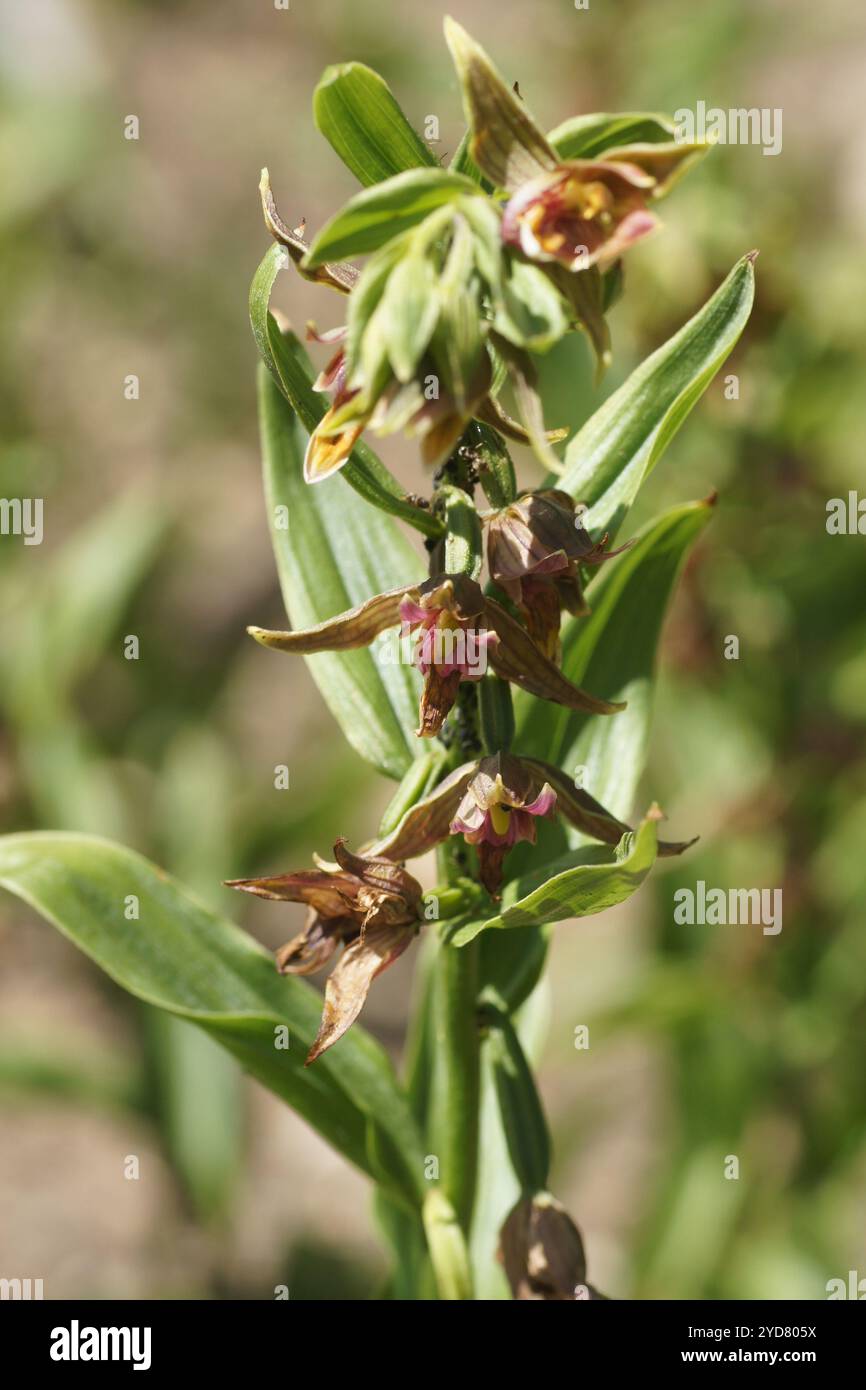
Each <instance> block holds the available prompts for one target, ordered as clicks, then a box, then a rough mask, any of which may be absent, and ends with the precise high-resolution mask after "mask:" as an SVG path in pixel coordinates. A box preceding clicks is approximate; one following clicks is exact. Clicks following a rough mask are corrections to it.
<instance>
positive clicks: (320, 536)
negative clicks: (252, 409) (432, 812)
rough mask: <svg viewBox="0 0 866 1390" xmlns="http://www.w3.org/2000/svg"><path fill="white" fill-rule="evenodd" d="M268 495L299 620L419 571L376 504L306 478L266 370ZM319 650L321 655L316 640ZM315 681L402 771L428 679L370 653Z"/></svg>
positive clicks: (380, 756) (342, 655) (346, 654)
mask: <svg viewBox="0 0 866 1390" xmlns="http://www.w3.org/2000/svg"><path fill="white" fill-rule="evenodd" d="M259 392H260V396H259V403H260V413H261V428H262V446H263V466H264V480H265V497H266V501H267V507H268V519H269V523H270V526H271V539H272V543H273V546H274V553H275V556H276V560H277V569H278V571H279V575H280V584H281V586H282V591H283V598H284V601H285V604H286V609H287V611H288V613H289V616H290V618H291V620H292V622H293V623H296V624H298V626H300V627H303V626H305V625H307V624H309V625H310V626H315V625H317V624H319V623H321V622H324V621H325V620H327V619H328V618H330V617H331V615H333V614H334V613H335V612H339V610H340V609H342V608H345V607H347V606H348V607H351V605H352V604H353V603H355V604H357V603H358V602H359V601H363V600H365V599H366V598H367V596H368V595H369V594H370V593H371V592H372V593H375V592H376V591H377V590H378V589H385V590H390V589H392V588H393V586H394V585H395V584H396V583H397V582H398V581H403V582H404V583H405V581H406V579H407V577H411V576H412V575H413V574H415V575H417V574H418V573H419V570H421V568H422V566H421V561H420V559H419V558H418V556H417V555H416V554H415V552H414V551H413V550H412V549H411V547H410V546H409V544H408V542H407V541H406V539H405V537H404V536H403V535H402V534H401V533H400V532H399V531H398V530H397V528H396V526H395V525H394V523H393V522H392V521H391V519H390V518H389V517H387V516H385V515H384V514H383V513H382V512H380V511H378V510H376V508H374V507H368V506H366V505H365V503H363V502H362V501H361V500H360V499H359V498H358V497H356V496H355V495H354V494H353V492H352V490H351V488H350V487H348V486H347V484H346V482H345V480H344V478H343V476H342V475H338V476H337V477H335V478H329V479H327V480H326V481H324V482H322V483H318V484H317V485H316V486H315V487H310V486H309V485H308V484H307V483H305V482H304V476H303V459H304V450H305V447H306V436H305V434H304V431H303V430H302V428H301V426H300V423H299V421H298V419H297V416H296V415H295V414H294V412H293V411H292V408H291V406H290V405H289V404H288V403H287V401H286V400H285V399H284V397H283V396H282V395H281V394H280V392H279V391H278V390H277V389H276V387H275V386H274V384H273V382H272V381H271V379H270V377H269V376H268V375H267V373H266V372H265V371H264V370H263V369H262V370H261V371H260V375H259ZM311 650H312V651H321V648H320V647H318V646H315V645H314V646H313V647H312V648H311ZM309 665H310V670H311V672H312V675H313V678H314V679H315V680H316V682H317V683H318V685H319V688H320V689H321V691H322V695H323V697H324V699H325V702H326V704H327V705H328V708H329V709H330V710H331V713H332V714H333V715H334V718H335V719H336V720H337V722H338V723H339V724H340V727H341V728H342V729H343V732H344V733H345V735H346V737H347V738H348V740H349V742H350V743H351V744H352V746H353V747H354V748H355V749H356V750H357V751H358V752H359V753H360V754H361V756H362V757H363V758H366V759H367V761H368V762H371V763H372V764H373V766H374V767H377V768H379V769H380V770H381V771H382V772H384V773H386V774H387V775H388V776H391V777H396V778H399V777H401V776H402V775H403V774H404V773H405V771H406V769H407V768H408V767H409V765H410V763H411V762H412V760H413V757H414V756H415V751H416V749H417V747H418V745H417V743H416V740H415V737H414V735H413V733H412V729H413V726H414V722H415V716H416V710H417V705H418V691H419V682H418V676H417V673H416V672H415V671H414V670H413V668H412V667H411V666H407V665H405V664H398V663H393V664H390V665H386V664H384V663H382V664H380V663H378V662H376V661H375V659H374V657H373V655H372V654H371V653H370V652H369V651H365V650H359V651H343V652H339V653H336V652H330V651H329V652H327V653H325V652H322V654H321V655H319V656H313V657H312V658H311V659H310V662H309Z"/></svg>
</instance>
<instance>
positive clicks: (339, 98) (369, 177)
mask: <svg viewBox="0 0 866 1390" xmlns="http://www.w3.org/2000/svg"><path fill="white" fill-rule="evenodd" d="M313 116H314V118H315V122H316V125H317V126H318V127H319V130H320V131H321V132H322V134H323V135H324V137H325V139H326V140H327V141H329V143H330V144H331V145H332V146H333V148H334V149H335V150H336V152H337V154H338V155H339V156H340V158H341V159H342V161H343V163H344V164H345V165H346V166H347V168H349V169H351V171H352V173H353V174H354V175H355V178H356V179H357V180H358V182H359V183H362V184H364V186H365V187H370V186H371V185H372V184H374V183H382V182H383V181H384V180H385V179H389V178H391V177H392V175H394V174H400V173H402V172H403V170H405V169H414V168H416V167H417V166H419V165H436V156H435V155H434V154H433V152H432V151H431V150H430V149H429V148H428V147H427V145H425V144H424V141H423V140H422V139H421V138H420V136H418V135H416V134H415V131H414V130H413V129H412V127H411V125H410V124H409V122H408V121H407V119H406V117H405V116H404V114H403V112H402V111H401V109H400V107H399V105H398V104H397V102H396V101H395V99H394V97H393V95H392V93H391V89H390V87H389V86H388V84H387V83H386V82H385V80H384V78H382V77H380V76H379V74H378V73H377V72H374V71H373V69H372V68H368V67H366V66H365V65H364V64H363V63H340V64H338V65H335V66H334V67H330V68H326V69H325V71H324V73H323V74H322V79H321V81H320V82H319V85H318V87H317V88H316V91H315V94H314V96H313Z"/></svg>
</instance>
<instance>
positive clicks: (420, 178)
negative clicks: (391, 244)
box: [304, 166, 479, 270]
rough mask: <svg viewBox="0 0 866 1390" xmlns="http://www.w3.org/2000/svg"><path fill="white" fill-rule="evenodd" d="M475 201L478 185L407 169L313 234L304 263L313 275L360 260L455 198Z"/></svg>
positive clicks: (364, 193)
mask: <svg viewBox="0 0 866 1390" xmlns="http://www.w3.org/2000/svg"><path fill="white" fill-rule="evenodd" d="M466 195H468V196H470V197H477V196H479V190H478V185H477V184H474V183H473V182H472V180H471V179H467V178H464V176H463V175H462V174H452V173H449V172H448V170H446V169H440V168H439V167H438V166H437V167H436V168H435V169H408V170H407V171H406V172H405V173H403V174H395V176H394V177H393V178H391V179H386V180H385V182H384V183H378V184H376V186H375V187H374V188H365V189H363V190H362V191H361V192H360V193H356V194H355V196H354V198H350V199H349V201H348V203H346V205H345V207H343V208H341V209H340V211H339V212H338V213H337V214H336V215H335V216H334V217H332V218H331V220H330V222H328V223H326V225H325V226H324V227H323V228H322V230H321V231H320V232H319V234H318V236H317V237H316V239H315V241H314V242H313V244H312V246H311V247H310V250H309V251H308V253H307V256H306V259H305V261H304V269H306V270H313V269H314V268H315V267H316V266H318V265H321V264H322V263H323V262H325V261H328V260H334V261H343V260H346V259H347V258H349V257H351V256H363V255H366V254H367V253H368V252H370V251H376V250H378V248H379V247H380V246H384V244H385V242H386V241H390V240H391V239H392V237H395V236H400V234H401V233H402V232H405V231H408V230H409V228H410V227H415V226H417V224H418V223H419V222H422V221H423V220H424V218H425V217H427V216H429V214H430V213H431V212H435V210H436V209H437V208H441V207H444V206H445V205H446V204H447V203H454V202H456V201H457V199H458V198H461V197H465V196H466Z"/></svg>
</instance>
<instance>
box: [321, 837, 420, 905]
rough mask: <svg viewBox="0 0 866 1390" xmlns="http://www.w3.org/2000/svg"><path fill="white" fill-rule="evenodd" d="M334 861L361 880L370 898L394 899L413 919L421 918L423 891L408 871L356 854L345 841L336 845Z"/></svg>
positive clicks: (384, 860)
mask: <svg viewBox="0 0 866 1390" xmlns="http://www.w3.org/2000/svg"><path fill="white" fill-rule="evenodd" d="M334 858H335V859H336V861H337V863H338V864H339V865H340V868H341V869H344V870H345V871H346V873H350V874H353V875H354V876H355V877H356V878H357V879H359V880H360V882H361V883H362V884H363V885H364V888H365V889H366V891H367V893H368V894H373V895H374V896H376V895H378V896H379V897H386V898H393V899H394V900H395V902H402V903H404V904H405V906H406V909H407V910H411V911H412V915H413V916H417V915H418V914H417V908H418V905H419V904H420V902H421V898H422V896H423V890H422V888H421V885H420V883H419V882H418V880H417V879H416V878H413V877H412V875H411V874H410V873H409V872H408V870H407V869H403V868H401V867H400V865H399V864H394V863H392V862H391V860H390V859H385V858H382V857H380V856H376V855H364V854H353V853H352V852H351V850H349V849H347V848H346V841H345V840H338V841H337V843H336V844H335V845H334Z"/></svg>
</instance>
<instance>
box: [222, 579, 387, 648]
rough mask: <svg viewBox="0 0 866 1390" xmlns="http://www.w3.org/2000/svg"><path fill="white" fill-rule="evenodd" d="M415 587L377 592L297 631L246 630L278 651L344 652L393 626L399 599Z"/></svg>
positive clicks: (258, 640) (362, 645)
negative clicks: (353, 605) (333, 615)
mask: <svg viewBox="0 0 866 1390" xmlns="http://www.w3.org/2000/svg"><path fill="white" fill-rule="evenodd" d="M414 587H415V586H414V585H413V584H404V585H402V586H401V587H400V588H399V589H389V590H388V592H387V593H384V594H376V595H375V596H374V597H373V598H369V599H367V601H366V602H365V603H362V604H359V605H358V607H357V608H350V609H349V610H348V612H346V613H338V614H337V616H336V617H335V618H328V619H327V621H326V622H324V623H318V624H317V626H316V627H309V628H303V629H301V630H300V631H298V632H269V631H268V630H267V629H266V628H261V627H248V628H247V632H248V633H249V634H250V636H251V637H254V638H255V640H256V641H257V642H261V644H262V646H263V647H273V648H275V649H276V650H277V651H281V652H303V653H307V652H328V651H332V652H344V651H349V650H351V649H352V648H354V647H366V646H369V644H370V643H371V642H372V641H373V639H374V637H378V635H379V633H380V632H384V631H385V629H386V628H389V627H396V626H397V624H398V623H399V621H400V601H401V599H403V598H404V597H405V595H406V594H408V593H410V592H411V591H412V589H413V588H414Z"/></svg>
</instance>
